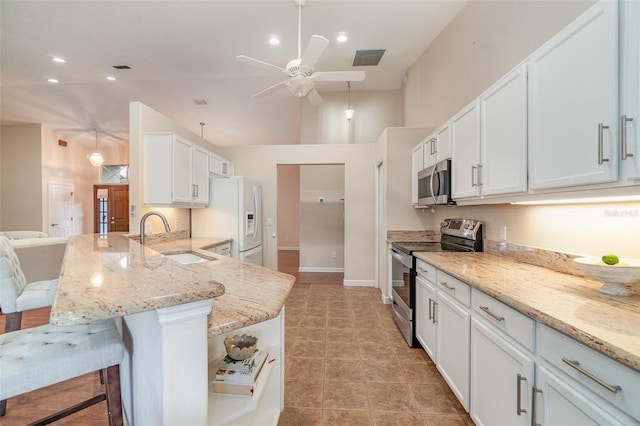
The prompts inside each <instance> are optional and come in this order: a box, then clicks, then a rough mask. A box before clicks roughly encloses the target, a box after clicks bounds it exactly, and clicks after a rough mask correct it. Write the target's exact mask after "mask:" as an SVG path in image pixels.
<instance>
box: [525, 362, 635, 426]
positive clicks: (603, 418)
mask: <svg viewBox="0 0 640 426" xmlns="http://www.w3.org/2000/svg"><path fill="white" fill-rule="evenodd" d="M536 387H537V389H538V391H539V392H540V393H541V396H539V395H536V396H535V397H536V398H537V401H540V400H541V401H542V406H541V407H536V412H535V413H534V416H535V417H536V423H537V424H543V425H550V426H553V425H558V426H564V425H580V426H588V425H594V426H595V425H624V424H629V423H627V421H625V420H622V419H616V418H614V417H613V414H612V412H611V411H610V410H608V409H606V408H605V407H601V406H599V405H598V404H596V403H595V402H594V401H592V400H589V399H587V398H585V396H584V395H582V394H581V393H580V391H579V390H578V389H577V388H575V387H573V386H571V385H569V384H568V383H566V382H564V381H563V380H562V379H561V378H560V377H559V376H557V375H556V374H555V373H553V372H552V371H551V370H548V369H546V368H545V367H543V366H540V367H538V371H537V374H536Z"/></svg>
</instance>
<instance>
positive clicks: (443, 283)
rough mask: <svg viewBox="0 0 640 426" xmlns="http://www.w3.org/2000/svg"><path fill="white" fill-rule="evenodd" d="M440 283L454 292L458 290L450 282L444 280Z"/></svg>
mask: <svg viewBox="0 0 640 426" xmlns="http://www.w3.org/2000/svg"><path fill="white" fill-rule="evenodd" d="M440 285H441V286H443V287H444V288H446V289H447V290H449V291H452V292H454V293H455V292H456V288H455V287H451V286H450V285H449V284H447V283H446V282H444V281H440Z"/></svg>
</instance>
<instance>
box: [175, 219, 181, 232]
mask: <svg viewBox="0 0 640 426" xmlns="http://www.w3.org/2000/svg"><path fill="white" fill-rule="evenodd" d="M179 225H180V222H178V221H177V220H176V221H175V222H174V223H173V230H174V231H177V230H178V226H179Z"/></svg>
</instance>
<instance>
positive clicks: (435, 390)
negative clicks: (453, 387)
mask: <svg viewBox="0 0 640 426" xmlns="http://www.w3.org/2000/svg"><path fill="white" fill-rule="evenodd" d="M409 387H410V388H411V394H412V395H413V397H414V398H415V400H416V402H417V403H418V407H419V410H420V412H422V413H426V414H434V413H437V414H464V412H465V411H464V408H462V405H460V402H459V401H458V399H457V398H456V397H455V395H453V393H452V392H451V391H450V390H449V388H448V387H447V386H446V385H444V386H443V385H439V384H424V385H423V384H419V385H409Z"/></svg>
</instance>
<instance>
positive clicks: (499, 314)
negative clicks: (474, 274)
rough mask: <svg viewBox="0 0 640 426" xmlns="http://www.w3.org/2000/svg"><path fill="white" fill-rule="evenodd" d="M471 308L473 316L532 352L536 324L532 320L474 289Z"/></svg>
mask: <svg viewBox="0 0 640 426" xmlns="http://www.w3.org/2000/svg"><path fill="white" fill-rule="evenodd" d="M471 306H472V307H473V310H474V311H475V312H474V315H476V314H477V315H478V316H480V317H482V318H484V319H486V320H487V321H488V322H489V323H491V324H492V325H493V326H495V327H496V328H498V329H500V330H502V331H503V332H504V333H506V334H507V335H508V336H509V337H511V338H512V339H514V340H515V341H516V342H518V343H520V344H521V345H522V346H524V347H525V348H526V349H528V350H530V351H531V352H533V351H534V349H535V331H534V330H535V327H536V322H535V321H534V320H533V319H532V318H529V317H528V316H526V315H523V314H521V313H520V312H518V311H516V310H515V309H513V308H510V307H509V306H507V305H505V304H504V303H502V302H500V301H498V300H496V299H494V298H493V297H491V296H489V295H488V294H485V293H483V292H481V291H480V290H477V289H475V288H474V289H472V290H471Z"/></svg>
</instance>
